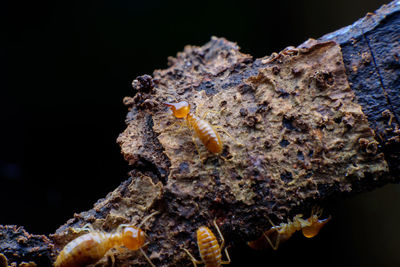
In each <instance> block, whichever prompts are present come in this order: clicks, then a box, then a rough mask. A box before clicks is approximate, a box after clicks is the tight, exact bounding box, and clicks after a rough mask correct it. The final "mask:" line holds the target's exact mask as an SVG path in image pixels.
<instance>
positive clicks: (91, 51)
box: [0, 0, 400, 266]
mask: <svg viewBox="0 0 400 267" xmlns="http://www.w3.org/2000/svg"><path fill="white" fill-rule="evenodd" d="M384 3H387V1H383V0H366V1H363V0H354V1H353V0H347V1H346V0H336V1H329V2H328V1H317V0H310V1H217V0H215V1H182V2H177V1H161V0H159V1H156V0H150V1H129V0H126V1H122V0H119V1H9V2H2V3H1V4H0V12H1V13H0V14H1V19H2V20H5V21H2V25H3V26H5V27H6V31H5V32H4V33H3V34H2V37H5V38H6V40H5V42H4V41H2V42H1V43H2V44H1V54H0V56H1V64H2V66H3V68H2V71H1V74H0V75H1V89H0V224H18V225H23V226H25V228H26V229H27V230H28V231H29V232H31V233H37V234H39V233H51V232H54V231H55V230H56V229H57V227H58V226H59V225H61V224H63V223H64V222H65V221H66V220H67V219H69V218H71V217H72V216H73V213H74V212H76V213H78V212H81V211H85V210H88V209H90V208H91V207H92V205H93V203H94V202H95V201H96V200H97V199H99V198H102V197H104V196H105V195H106V194H107V193H108V192H110V191H112V190H113V189H114V188H115V187H117V186H118V185H119V184H120V183H121V181H123V180H124V179H126V178H127V177H128V175H127V172H128V171H129V167H128V165H127V163H126V162H124V160H123V158H122V155H121V154H120V150H119V147H118V145H117V144H116V142H115V140H116V138H117V136H118V134H119V133H120V132H122V131H123V130H124V127H125V125H124V118H125V114H126V108H125V107H124V106H123V105H122V98H123V97H124V96H126V95H130V94H131V92H132V91H131V82H132V80H133V79H134V78H135V77H136V76H138V75H142V74H151V73H152V71H153V70H154V69H162V68H166V67H167V65H166V63H167V57H168V56H174V55H176V53H177V52H179V51H182V50H183V47H184V46H185V45H187V44H191V45H202V44H204V43H206V42H207V41H208V40H209V39H210V37H211V36H212V35H216V36H220V37H225V38H227V39H228V40H231V41H235V42H237V43H238V44H239V45H240V46H241V47H242V50H241V51H242V52H244V53H249V54H252V55H253V56H254V57H262V56H265V55H269V54H271V53H272V52H274V51H280V50H282V49H283V48H285V47H286V46H288V45H298V44H300V43H302V42H303V41H305V40H306V39H307V38H308V37H314V38H318V37H320V36H322V35H323V34H325V33H328V32H331V31H334V30H336V29H339V28H340V27H343V26H346V25H348V24H351V23H352V22H353V21H355V20H356V19H358V18H360V17H362V16H364V15H365V14H366V12H368V11H374V10H375V9H377V8H378V7H379V6H380V5H382V4H384ZM2 32H3V31H2ZM399 195H400V189H399V186H398V185H388V186H386V187H384V188H382V189H379V190H376V191H374V192H371V193H365V194H361V195H359V196H356V197H354V198H351V199H347V200H343V201H338V202H335V203H332V205H331V206H329V207H327V209H326V210H327V214H328V213H330V214H332V215H333V220H332V221H331V222H330V223H329V224H328V225H327V226H326V227H325V228H324V229H323V230H322V232H321V234H320V235H319V236H317V237H316V238H314V239H310V240H307V239H305V238H303V237H302V236H301V235H300V234H298V235H294V237H293V238H292V239H291V240H290V242H287V243H286V244H284V245H282V247H281V248H280V249H279V251H278V252H272V251H266V252H253V251H251V250H250V249H248V248H247V247H246V246H239V247H237V248H232V249H231V254H232V255H231V256H232V259H233V263H232V264H231V266H243V265H244V264H247V265H249V266H276V265H277V264H279V265H281V266H292V265H295V264H296V265H297V264H307V265H308V266H320V265H324V266H337V265H340V266H399V265H400V259H399V258H400V255H399V252H400V251H399V247H400V241H399V240H400V234H399V230H398V227H399V224H398V221H399V219H400V215H399V210H400V209H399V207H400V204H399V201H400V197H399Z"/></svg>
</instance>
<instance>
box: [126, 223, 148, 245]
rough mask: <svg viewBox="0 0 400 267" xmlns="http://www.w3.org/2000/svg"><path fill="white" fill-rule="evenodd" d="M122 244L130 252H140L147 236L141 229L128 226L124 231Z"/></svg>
mask: <svg viewBox="0 0 400 267" xmlns="http://www.w3.org/2000/svg"><path fill="white" fill-rule="evenodd" d="M121 235H122V243H123V244H124V246H125V247H127V248H129V249H130V250H138V249H139V248H141V247H143V245H144V242H145V241H146V234H145V232H143V231H142V230H141V229H140V228H138V227H135V226H128V227H125V228H124V229H123V230H122V233H121Z"/></svg>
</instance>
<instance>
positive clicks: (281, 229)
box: [247, 209, 331, 250]
mask: <svg viewBox="0 0 400 267" xmlns="http://www.w3.org/2000/svg"><path fill="white" fill-rule="evenodd" d="M321 213H322V210H320V209H318V210H317V211H316V212H314V211H313V212H312V213H311V216H310V218H308V219H306V220H305V219H303V218H302V217H303V215H302V214H298V215H296V216H294V218H293V221H290V220H288V223H281V224H279V225H276V226H275V225H274V223H273V222H272V221H271V220H270V219H269V218H268V220H269V221H270V223H271V225H272V227H271V228H270V229H268V230H267V231H265V232H264V233H263V234H262V235H261V237H260V238H258V239H256V240H254V241H250V242H247V245H248V246H249V247H251V248H252V249H256V250H261V249H265V248H268V247H271V248H272V249H274V250H277V249H278V247H279V244H280V243H282V242H284V241H287V240H288V239H289V238H290V237H291V236H292V235H293V234H294V233H295V232H296V231H300V230H301V231H302V233H303V235H304V236H305V237H307V238H312V237H314V236H316V235H317V234H318V233H319V231H320V230H321V228H322V227H323V226H324V225H325V224H326V223H327V222H328V221H329V220H330V219H331V216H329V217H328V218H326V219H323V220H319V217H320V215H321ZM273 236H275V238H276V239H275V240H276V241H275V244H273V242H272V240H271V239H273Z"/></svg>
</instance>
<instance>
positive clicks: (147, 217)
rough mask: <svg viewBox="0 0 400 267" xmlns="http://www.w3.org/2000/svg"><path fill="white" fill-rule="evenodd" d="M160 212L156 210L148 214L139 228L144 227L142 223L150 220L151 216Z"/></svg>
mask: <svg viewBox="0 0 400 267" xmlns="http://www.w3.org/2000/svg"><path fill="white" fill-rule="evenodd" d="M158 213H160V212H159V211H155V212H153V213H151V214H150V215H147V216H146V217H145V218H144V219H143V221H142V222H141V223H140V224H139V225H138V228H140V227H142V225H143V224H144V223H145V222H146V221H148V220H149V219H150V218H151V217H153V216H154V215H157V214H158Z"/></svg>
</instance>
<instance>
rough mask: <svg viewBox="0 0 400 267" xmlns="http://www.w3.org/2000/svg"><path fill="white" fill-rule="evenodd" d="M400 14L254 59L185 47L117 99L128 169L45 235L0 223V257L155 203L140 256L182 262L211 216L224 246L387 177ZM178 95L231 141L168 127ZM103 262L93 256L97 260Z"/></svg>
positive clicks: (53, 245)
mask: <svg viewBox="0 0 400 267" xmlns="http://www.w3.org/2000/svg"><path fill="white" fill-rule="evenodd" d="M399 18H400V6H399V2H393V3H391V4H389V5H388V6H384V7H382V8H381V9H380V10H378V11H377V12H376V13H375V14H369V15H367V16H366V17H365V18H363V19H361V20H360V21H358V22H356V23H355V24H353V25H350V26H348V27H347V28H345V29H341V30H339V31H337V32H335V33H331V34H329V35H326V36H324V37H322V38H321V40H308V41H307V42H305V43H304V44H302V45H300V46H298V47H297V48H295V47H288V48H287V49H285V50H283V51H281V52H280V53H273V54H272V55H271V56H266V57H263V58H259V59H253V58H252V56H250V55H246V54H242V53H241V52H240V51H239V47H238V46H237V45H236V44H235V43H232V42H229V41H227V40H225V39H223V38H215V37H213V38H212V39H211V41H210V42H208V43H207V44H205V45H204V46H202V47H194V46H187V47H185V49H184V51H183V52H180V53H178V54H177V56H176V57H175V58H170V59H169V68H167V69H165V70H156V71H155V72H154V73H153V75H152V76H149V75H143V76H140V77H138V78H137V79H135V80H134V81H133V84H132V85H133V92H132V96H129V97H126V98H125V99H124V103H125V104H126V106H127V107H128V109H129V112H128V114H127V117H126V123H127V128H126V130H125V131H124V132H123V133H121V134H120V136H119V137H118V143H119V144H120V146H121V150H122V154H123V155H124V157H125V159H126V160H127V161H128V162H129V164H130V165H131V166H132V172H131V178H129V179H128V180H127V181H125V182H123V183H122V184H121V185H120V186H119V187H118V188H117V189H115V190H114V191H113V192H110V193H109V194H108V195H107V196H106V197H105V198H104V199H100V200H99V201H98V202H97V203H95V205H94V207H93V209H91V210H89V211H87V212H82V213H80V214H75V216H74V218H72V219H70V220H69V221H68V222H67V223H66V224H64V225H63V226H61V227H60V228H59V229H58V230H57V231H56V233H55V234H53V235H51V236H50V240H51V241H50V240H49V239H48V238H47V237H45V236H29V234H27V233H25V232H24V231H23V229H21V228H18V229H17V228H15V227H14V228H13V227H10V226H3V227H1V228H0V240H1V242H0V252H1V253H3V254H4V255H5V256H6V257H7V258H8V259H9V261H11V262H21V261H23V260H24V261H27V260H29V261H34V262H40V263H45V264H49V263H50V262H52V261H53V260H54V259H55V256H56V255H57V253H58V251H59V250H61V249H62V248H63V247H64V246H65V245H66V244H67V243H68V242H69V241H71V240H73V239H74V238H76V237H77V236H79V235H80V234H82V233H81V232H80V231H77V230H76V229H77V228H79V227H82V226H83V225H85V224H87V223H89V224H91V225H92V226H93V228H94V229H96V230H98V231H106V232H111V231H114V230H115V229H116V228H117V227H118V225H120V224H122V223H133V224H136V225H137V224H139V223H140V221H141V220H142V219H143V218H144V217H145V216H146V215H148V214H150V213H152V212H154V211H159V214H157V215H155V216H154V217H152V218H151V219H150V220H149V221H147V222H146V223H145V225H144V226H143V227H142V228H143V229H144V230H145V231H146V233H147V235H148V241H149V242H150V243H149V245H148V246H147V247H146V249H145V250H146V253H147V254H148V255H149V257H150V259H151V260H152V262H153V263H154V264H155V265H156V266H188V265H190V258H189V257H188V256H187V255H186V254H185V253H184V251H183V248H186V249H188V250H189V251H191V253H192V254H193V255H198V249H197V246H196V236H195V232H196V229H197V228H198V227H200V226H202V225H205V226H208V227H210V228H211V229H213V228H212V221H213V220H214V219H215V220H216V222H217V224H218V225H219V226H220V228H221V231H222V233H223V235H224V237H225V240H226V241H227V243H228V244H232V245H234V244H238V243H240V242H246V241H250V240H254V239H256V238H257V237H259V236H260V235H261V233H262V232H263V231H265V230H267V229H268V228H269V227H271V226H270V224H269V222H268V217H269V218H271V219H272V220H273V221H274V222H275V223H277V224H278V223H280V222H283V221H285V222H286V221H287V219H288V218H292V217H293V216H294V215H296V214H298V213H304V214H305V215H308V214H309V213H310V211H311V209H312V208H313V207H314V206H316V205H322V206H323V202H324V201H326V200H327V199H332V198H338V197H342V196H343V195H348V194H353V193H356V192H361V191H366V190H370V189H373V188H376V187H378V186H381V185H383V184H386V183H389V182H393V181H395V180H396V179H398V177H399V166H398V163H397V164H396V162H398V160H399V157H398V155H399V130H398V125H399V124H398V122H399V121H398V118H399V116H400V113H399V111H400V108H399V107H400V99H399V76H400V75H399V58H398V57H399V38H398V37H399V29H400V27H399V22H400V19H399ZM396 25H397V26H396ZM390 38H392V39H390ZM175 100H178V101H182V100H186V101H188V102H189V103H190V104H191V108H192V112H198V114H199V116H202V115H203V114H205V113H207V114H206V116H205V120H206V121H207V122H209V123H210V124H212V125H218V126H222V127H223V128H224V129H225V130H226V131H227V132H228V133H229V134H230V135H231V136H232V137H233V138H231V137H229V136H228V135H226V134H225V132H224V131H222V130H220V129H219V128H216V130H217V131H218V132H220V134H221V138H222V141H223V144H224V147H223V152H222V153H221V155H213V154H210V153H209V152H207V150H206V149H205V147H204V146H203V145H202V144H201V143H200V142H199V141H198V140H196V139H193V138H192V137H193V133H192V132H191V131H190V130H189V129H188V128H187V127H182V129H180V130H178V128H179V125H178V124H175V125H172V124H173V123H174V122H175V121H176V120H177V119H175V118H173V117H172V116H171V114H170V113H169V111H168V109H167V107H166V106H165V105H163V102H166V101H168V102H174V101H175ZM209 111H211V112H209ZM196 144H197V146H198V147H199V149H198V150H197V149H196ZM198 152H199V153H200V154H198ZM24 236H25V237H26V236H28V237H26V238H25V239H24ZM111 254H112V255H113V256H114V258H115V264H116V266H131V265H135V264H138V265H146V264H147V262H146V260H145V259H144V257H143V256H141V254H140V253H139V252H132V251H129V250H127V249H122V250H120V251H114V250H110V251H109V253H108V256H110V255H111ZM197 257H198V256H197ZM109 263H110V257H103V258H102V259H101V260H100V261H99V262H98V263H97V264H96V266H107V265H108V264H109Z"/></svg>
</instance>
